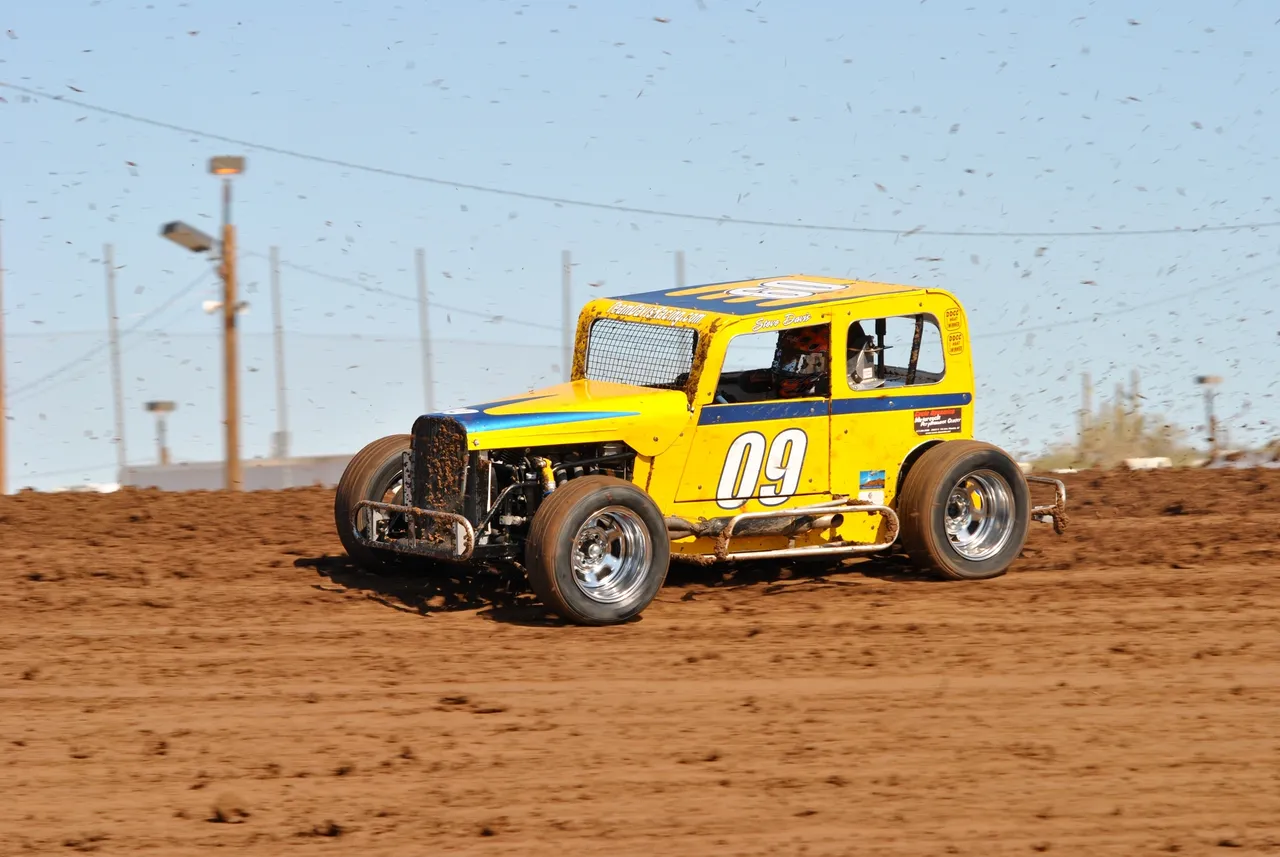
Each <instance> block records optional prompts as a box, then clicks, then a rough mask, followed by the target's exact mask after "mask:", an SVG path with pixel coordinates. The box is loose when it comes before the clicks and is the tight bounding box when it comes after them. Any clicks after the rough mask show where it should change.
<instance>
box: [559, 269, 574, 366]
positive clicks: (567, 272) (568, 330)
mask: <svg viewBox="0 0 1280 857" xmlns="http://www.w3.org/2000/svg"><path fill="white" fill-rule="evenodd" d="M560 298H561V316H562V317H561V325H562V327H563V339H564V342H563V343H562V347H563V349H564V379H565V380H566V381H569V380H571V379H572V378H573V338H574V334H575V332H576V331H575V325H574V323H573V322H574V319H573V259H572V257H571V256H570V255H569V251H568V250H561V251H560Z"/></svg>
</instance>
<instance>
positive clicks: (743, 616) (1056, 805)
mask: <svg viewBox="0 0 1280 857" xmlns="http://www.w3.org/2000/svg"><path fill="white" fill-rule="evenodd" d="M1068 478H1069V479H1070V483H1069V484H1070V487H1071V492H1072V493H1071V506H1072V511H1073V517H1072V522H1071V527H1070V529H1069V531H1068V533H1067V534H1066V535H1064V536H1062V537H1056V536H1054V535H1053V534H1052V531H1051V530H1050V529H1049V528H1048V527H1047V526H1043V525H1036V527H1035V534H1034V536H1033V538H1032V541H1031V542H1030V544H1029V545H1028V548H1027V550H1026V552H1025V556H1024V558H1023V559H1022V560H1020V561H1019V563H1018V564H1017V565H1016V566H1015V568H1014V569H1013V570H1012V571H1011V572H1010V573H1009V574H1008V575H1006V576H1005V577H1002V578H1000V579H997V580H993V581H987V582H982V583H940V582H934V581H930V580H924V579H918V578H914V577H912V576H911V575H909V574H904V573H903V572H902V570H901V569H900V568H898V567H897V566H894V565H892V564H867V563H864V562H851V563H849V564H846V565H845V566H844V567H841V568H836V569H832V568H812V567H808V568H806V567H802V566H795V567H792V568H790V569H788V570H785V571H781V572H779V571H778V570H777V569H774V570H772V571H769V570H767V569H761V568H745V569H741V570H739V571H738V572H736V573H735V574H733V575H730V576H729V577H728V579H725V580H722V578H721V573H722V572H721V570H719V569H716V570H710V571H709V570H705V569H693V570H687V569H682V568H678V569H676V570H674V571H673V575H672V580H671V582H670V584H669V586H668V587H667V588H666V589H665V590H664V591H663V593H662V594H661V596H660V600H659V601H658V602H657V603H655V604H654V605H653V606H652V607H651V608H650V610H649V611H647V612H646V613H645V614H644V617H643V618H642V620H641V621H639V622H636V623H634V624H631V625H627V626H623V627H615V628H605V629H582V628H576V627H566V626H559V625H556V624H554V623H550V622H547V621H546V620H545V619H543V618H542V614H541V611H540V610H539V609H538V608H537V606H536V605H534V604H532V603H531V602H530V600H529V599H528V597H527V596H519V595H518V589H515V588H511V589H508V588H507V587H508V586H509V584H510V581H503V580H500V579H497V580H486V581H484V582H482V583H481V584H478V585H476V586H475V587H473V591H471V592H467V591H466V588H465V587H458V586H454V585H449V584H448V583H447V582H446V583H445V584H444V585H437V584H433V583H432V582H430V581H426V580H422V579H417V578H406V577H399V578H378V577H373V576H369V575H364V574H361V573H358V572H356V571H354V570H353V569H351V568H350V567H349V566H348V565H347V564H346V563H345V562H344V561H343V559H342V558H341V549H340V548H339V547H338V544H337V540H336V539H335V538H334V536H333V534H332V517H331V506H330V504H331V502H332V495H331V494H330V493H329V492H327V491H321V490H300V491H293V492H285V493H274V494H251V495H247V496H240V497H229V496H226V495H221V494H216V493H215V494H193V495H172V494H162V493H159V492H122V493H119V494H115V495H102V496H97V495H94V496H87V495H39V494H26V495H21V496H16V497H8V498H0V560H2V561H0V569H2V571H0V574H3V575H4V586H3V588H2V589H0V640H2V641H3V645H0V694H2V697H0V699H2V704H0V771H3V776H2V777H0V782H3V784H4V785H3V794H4V798H5V799H4V801H3V802H0V853H4V854H24V853H55V854H56V853H76V852H77V851H96V852H97V853H101V854H104V855H105V854H133V853H141V852H147V853H151V854H163V855H172V857H178V855H190V854H203V853H205V852H206V851H207V850H208V849H211V848H215V847H218V846H232V847H235V848H239V849H241V853H249V854H308V853H312V852H319V851H325V852H327V853H339V852H341V853H351V854H361V855H381V854H396V855H399V854H404V855H408V854H424V853H434V852H436V851H438V850H446V851H450V852H456V853H476V854H519V855H543V854H555V855H565V854H574V855H579V854H583V855H591V854H646V855H652V854H671V855H697V854H712V853H714V854H761V855H763V854H802V853H803V854H807V855H836V854H870V855H908V854H909V855H939V854H969V855H981V857H989V855H998V854H1027V853H1037V852H1049V853H1055V854H1057V853H1063V854H1073V855H1109V854H1115V855H1134V854H1169V853H1178V854H1262V853H1272V854H1280V761H1277V760H1278V759H1280V726H1277V723H1278V722H1280V720H1278V719H1277V717H1278V714H1280V666H1278V665H1277V664H1278V661H1280V631H1278V630H1277V627H1278V625H1280V594H1278V593H1280V587H1277V584H1276V577H1277V572H1280V472H1276V471H1271V472H1267V471H1216V472H1183V473H1170V472H1163V473H1139V474H1128V475H1127V474H1112V475H1097V474H1082V475H1078V476H1073V477H1068Z"/></svg>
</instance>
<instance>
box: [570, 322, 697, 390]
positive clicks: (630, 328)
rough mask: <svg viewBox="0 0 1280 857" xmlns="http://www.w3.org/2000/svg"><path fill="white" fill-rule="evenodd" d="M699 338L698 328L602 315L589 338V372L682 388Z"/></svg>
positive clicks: (618, 379) (620, 381) (622, 380)
mask: <svg viewBox="0 0 1280 857" xmlns="http://www.w3.org/2000/svg"><path fill="white" fill-rule="evenodd" d="M697 342H698V332H697V331H696V330H691V329H690V328H687V327H669V326H667V325H664V324H649V323H647V322H642V321H619V320H618V319H613V318H598V319H596V320H595V321H593V322H592V323H591V332H590V334H589V338H588V340H587V375H586V376H587V378H588V379H590V380H592V381H613V382H616V383H618V384H634V385H636V386H639V387H663V388H667V389H676V390H678V389H680V388H682V387H683V386H684V382H685V380H687V378H688V372H689V370H690V369H692V368H693V352H694V348H695V346H696V345H697ZM681 376H683V377H681Z"/></svg>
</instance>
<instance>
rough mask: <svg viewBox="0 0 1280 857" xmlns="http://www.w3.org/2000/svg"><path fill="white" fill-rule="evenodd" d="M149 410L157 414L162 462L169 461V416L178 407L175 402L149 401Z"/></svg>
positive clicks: (158, 440)
mask: <svg viewBox="0 0 1280 857" xmlns="http://www.w3.org/2000/svg"><path fill="white" fill-rule="evenodd" d="M146 408H147V410H148V411H150V412H151V413H153V414H155V415H156V446H157V447H158V448H159V450H160V456H159V458H160V464H161V465H165V464H168V463H169V441H168V437H169V431H168V425H167V422H168V420H167V417H168V415H169V414H171V413H173V412H174V411H175V410H177V409H178V405H177V404H176V403H175V402H147V404H146Z"/></svg>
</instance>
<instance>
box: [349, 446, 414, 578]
mask: <svg viewBox="0 0 1280 857" xmlns="http://www.w3.org/2000/svg"><path fill="white" fill-rule="evenodd" d="M407 449H409V435H407V434H393V435H389V436H387V437H384V438H379V439H378V440H375V441H374V442H373V443H370V444H369V445H367V446H366V447H365V448H364V449H362V450H360V451H359V452H357V453H356V454H355V456H354V457H353V458H352V459H351V461H350V462H348V463H347V468H346V470H344V471H343V472H342V478H341V479H340V480H339V481H338V491H337V494H336V495H335V496H334V498H333V520H334V524H335V525H336V526H337V528H338V539H339V540H340V541H341V542H342V546H343V547H344V548H345V549H346V551H347V556H349V557H351V561H352V562H354V563H355V564H356V565H358V566H360V567H362V568H364V569H366V570H367V571H378V570H379V569H381V568H383V567H385V566H386V565H387V564H388V562H390V561H391V559H392V557H393V556H394V555H393V554H391V553H390V552H389V551H380V550H377V549H376V548H371V547H369V546H368V545H363V544H360V542H358V541H357V540H356V530H355V526H354V525H353V524H352V521H351V511H352V509H354V508H355V505H356V503H358V502H359V501H361V500H374V501H376V502H380V503H391V502H397V500H396V498H397V497H398V496H400V497H402V496H403V488H401V490H400V491H399V492H395V491H394V489H395V487H396V486H397V483H399V482H401V481H402V480H403V477H404V462H403V458H402V457H401V453H403V452H404V451H405V450H407Z"/></svg>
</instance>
